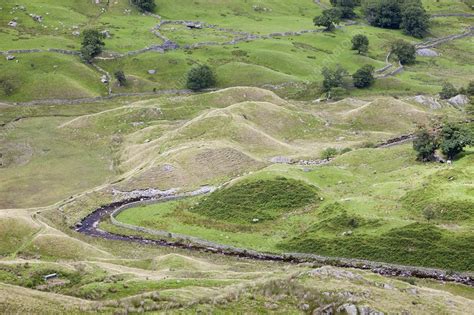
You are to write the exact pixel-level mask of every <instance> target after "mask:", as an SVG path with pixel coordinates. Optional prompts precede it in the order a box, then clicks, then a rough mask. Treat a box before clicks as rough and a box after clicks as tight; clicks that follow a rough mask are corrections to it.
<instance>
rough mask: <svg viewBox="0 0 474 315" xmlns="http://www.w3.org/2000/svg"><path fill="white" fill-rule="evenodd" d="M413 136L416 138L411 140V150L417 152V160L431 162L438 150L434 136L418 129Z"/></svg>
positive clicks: (425, 130) (422, 129)
mask: <svg viewBox="0 0 474 315" xmlns="http://www.w3.org/2000/svg"><path fill="white" fill-rule="evenodd" d="M415 135H416V138H415V140H413V149H414V150H415V151H416V152H417V158H418V160H420V161H429V160H431V159H432V158H433V155H434V153H435V151H436V149H437V148H438V146H437V142H436V136H435V135H434V134H433V133H430V132H429V131H428V130H427V129H426V128H420V130H418V131H417V132H416V134H415Z"/></svg>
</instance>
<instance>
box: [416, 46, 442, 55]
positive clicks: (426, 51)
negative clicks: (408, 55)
mask: <svg viewBox="0 0 474 315" xmlns="http://www.w3.org/2000/svg"><path fill="white" fill-rule="evenodd" d="M416 54H417V55H418V56H422V57H438V56H439V54H438V53H437V52H436V51H434V50H433V49H429V48H422V49H418V50H417V51H416Z"/></svg>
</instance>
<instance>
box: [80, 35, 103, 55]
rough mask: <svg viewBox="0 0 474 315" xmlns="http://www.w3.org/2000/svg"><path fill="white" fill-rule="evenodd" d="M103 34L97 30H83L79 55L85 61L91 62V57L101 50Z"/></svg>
mask: <svg viewBox="0 0 474 315" xmlns="http://www.w3.org/2000/svg"><path fill="white" fill-rule="evenodd" d="M102 39H104V35H102V34H101V33H100V32H99V31H97V30H92V29H90V30H85V31H84V34H83V39H82V48H81V56H82V59H83V60H84V61H86V62H91V61H92V59H93V58H94V57H95V56H97V55H99V54H100V53H101V52H102V49H103V47H104V46H105V43H104V42H103V41H102Z"/></svg>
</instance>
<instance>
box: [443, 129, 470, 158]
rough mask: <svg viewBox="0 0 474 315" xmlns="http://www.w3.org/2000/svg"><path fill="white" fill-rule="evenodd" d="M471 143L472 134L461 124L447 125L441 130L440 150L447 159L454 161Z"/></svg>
mask: <svg viewBox="0 0 474 315" xmlns="http://www.w3.org/2000/svg"><path fill="white" fill-rule="evenodd" d="M473 142H474V141H473V135H472V133H471V132H470V130H468V129H467V128H465V126H463V125H461V124H455V123H449V124H446V125H444V126H443V129H441V134H440V148H441V151H442V152H443V154H445V155H446V156H447V157H448V158H449V159H454V158H455V157H456V155H458V154H459V153H461V152H462V151H463V150H464V148H465V147H466V146H468V145H470V144H472V143H473Z"/></svg>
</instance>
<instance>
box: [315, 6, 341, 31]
mask: <svg viewBox="0 0 474 315" xmlns="http://www.w3.org/2000/svg"><path fill="white" fill-rule="evenodd" d="M340 21H341V10H340V9H339V8H332V9H327V10H324V11H323V14H322V15H319V16H317V17H315V18H314V25H316V26H322V27H324V28H325V31H328V32H330V31H333V30H334V29H335V28H336V24H339V22H340Z"/></svg>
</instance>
